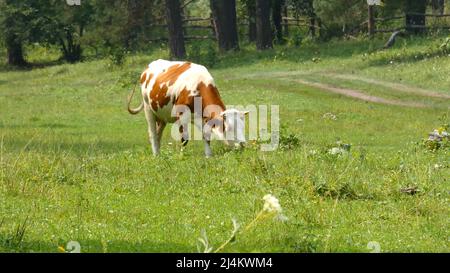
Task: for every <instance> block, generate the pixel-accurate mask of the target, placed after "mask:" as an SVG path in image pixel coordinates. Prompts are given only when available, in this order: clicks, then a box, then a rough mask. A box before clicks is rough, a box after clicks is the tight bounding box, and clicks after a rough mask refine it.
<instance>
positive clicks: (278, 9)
mask: <svg viewBox="0 0 450 273" xmlns="http://www.w3.org/2000/svg"><path fill="white" fill-rule="evenodd" d="M284 2H285V0H272V21H273V25H274V27H275V37H276V38H277V42H278V43H282V42H283V26H282V24H281V23H282V19H283V15H282V12H283V6H284Z"/></svg>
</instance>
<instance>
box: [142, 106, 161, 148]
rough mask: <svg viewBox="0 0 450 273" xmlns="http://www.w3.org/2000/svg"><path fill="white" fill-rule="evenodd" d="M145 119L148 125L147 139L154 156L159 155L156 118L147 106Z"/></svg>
mask: <svg viewBox="0 0 450 273" xmlns="http://www.w3.org/2000/svg"><path fill="white" fill-rule="evenodd" d="M145 117H146V119H147V123H148V137H149V141H150V144H151V145H152V150H153V154H154V155H159V138H158V133H157V128H156V117H155V114H154V113H153V112H152V110H151V109H150V106H149V105H146V106H145Z"/></svg>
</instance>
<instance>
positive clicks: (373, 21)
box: [363, 6, 450, 36]
mask: <svg viewBox="0 0 450 273" xmlns="http://www.w3.org/2000/svg"><path fill="white" fill-rule="evenodd" d="M368 16H369V18H368V20H367V21H365V22H363V24H367V29H368V33H369V35H370V36H373V35H374V34H375V33H392V32H395V31H400V30H405V29H448V30H450V20H444V21H443V22H441V23H444V24H443V25H430V24H428V25H407V24H406V17H407V16H424V17H425V18H450V14H429V13H425V14H422V13H407V14H404V15H398V16H392V17H386V18H376V17H375V16H374V10H373V6H369V12H368ZM396 20H403V23H402V25H401V26H398V27H395V28H384V29H383V28H377V25H380V24H384V23H389V22H393V21H396ZM428 21H429V20H426V22H428Z"/></svg>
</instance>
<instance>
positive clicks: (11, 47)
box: [4, 13, 27, 66]
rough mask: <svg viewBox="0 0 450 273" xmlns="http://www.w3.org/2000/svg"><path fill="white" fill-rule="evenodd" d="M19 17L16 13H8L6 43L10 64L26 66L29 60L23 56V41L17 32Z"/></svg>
mask: <svg viewBox="0 0 450 273" xmlns="http://www.w3.org/2000/svg"><path fill="white" fill-rule="evenodd" d="M16 20H17V18H16V15H15V14H14V13H13V14H10V13H9V14H8V15H7V17H6V19H5V33H4V34H5V45H6V52H7V53H6V54H7V57H8V65H12V66H25V65H26V64H27V62H26V61H25V58H24V57H23V48H22V41H21V39H20V37H19V36H18V35H17V34H16V33H15V27H16V24H17V22H16Z"/></svg>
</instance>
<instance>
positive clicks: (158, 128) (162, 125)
mask: <svg viewBox="0 0 450 273" xmlns="http://www.w3.org/2000/svg"><path fill="white" fill-rule="evenodd" d="M156 125H157V126H156V134H157V136H158V143H159V145H160V146H161V137H162V135H163V133H164V128H166V123H165V122H164V121H161V120H158V121H157V122H156Z"/></svg>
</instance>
